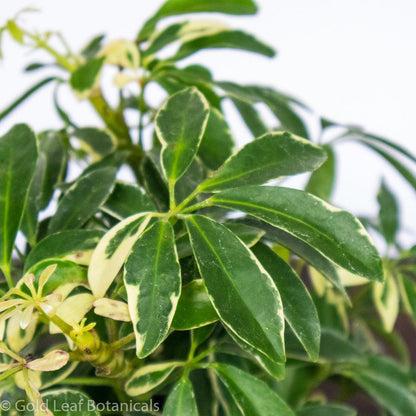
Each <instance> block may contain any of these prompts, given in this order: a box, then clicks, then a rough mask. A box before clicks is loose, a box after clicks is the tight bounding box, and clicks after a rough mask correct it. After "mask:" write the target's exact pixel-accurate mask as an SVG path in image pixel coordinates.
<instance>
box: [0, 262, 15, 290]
mask: <svg viewBox="0 0 416 416" xmlns="http://www.w3.org/2000/svg"><path fill="white" fill-rule="evenodd" d="M1 270H2V271H3V274H4V277H5V278H6V282H7V285H8V286H9V289H12V288H13V287H14V282H13V279H12V272H11V269H10V263H5V264H3V265H2V266H1Z"/></svg>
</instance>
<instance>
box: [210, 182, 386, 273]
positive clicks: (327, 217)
mask: <svg viewBox="0 0 416 416" xmlns="http://www.w3.org/2000/svg"><path fill="white" fill-rule="evenodd" d="M210 199H211V202H212V203H213V204H214V205H218V206H222V207H225V208H230V209H235V210H240V211H244V212H246V213H247V214H249V215H252V216H254V217H257V218H258V219H261V220H263V221H265V222H267V223H269V224H271V225H273V226H275V227H277V228H280V229H283V230H284V231H286V232H288V233H289V234H292V235H293V236H295V237H297V238H298V239H300V240H303V241H304V242H305V243H307V244H308V245H310V246H312V247H313V248H314V249H315V250H316V251H318V252H319V253H321V254H322V255H323V256H325V257H326V258H327V259H329V260H331V261H332V262H334V263H335V264H337V265H338V266H340V267H342V268H344V269H347V270H348V271H350V272H351V273H355V274H357V275H359V276H362V277H366V278H368V279H371V280H376V281H383V267H382V263H381V258H380V255H379V253H378V252H377V249H376V248H375V246H374V244H373V243H372V241H371V239H370V236H369V235H368V233H367V231H366V230H365V229H364V227H363V226H362V225H361V223H360V222H359V221H358V220H357V218H355V217H354V216H353V215H351V214H350V213H348V212H346V211H342V210H340V209H338V208H335V207H333V206H331V205H329V204H327V203H325V202H324V201H322V200H320V199H318V198H316V197H314V196H313V195H310V194H308V193H306V192H303V191H299V190H296V189H289V188H282V187H270V186H247V187H242V188H235V189H229V190H226V191H223V192H221V193H219V194H216V195H213V196H212V197H211V198H210Z"/></svg>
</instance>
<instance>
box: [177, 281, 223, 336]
mask: <svg viewBox="0 0 416 416" xmlns="http://www.w3.org/2000/svg"><path fill="white" fill-rule="evenodd" d="M216 321H218V315H217V312H215V309H214V308H213V306H212V304H211V301H210V299H209V296H208V292H207V288H206V287H205V284H204V282H203V281H202V280H201V279H197V280H192V281H191V282H189V283H188V284H186V285H185V286H183V288H182V293H181V296H180V298H179V301H178V306H177V308H176V313H175V316H174V317H173V321H172V328H173V329H177V330H182V331H184V330H189V329H195V328H200V327H202V326H205V325H209V324H211V323H213V322H216Z"/></svg>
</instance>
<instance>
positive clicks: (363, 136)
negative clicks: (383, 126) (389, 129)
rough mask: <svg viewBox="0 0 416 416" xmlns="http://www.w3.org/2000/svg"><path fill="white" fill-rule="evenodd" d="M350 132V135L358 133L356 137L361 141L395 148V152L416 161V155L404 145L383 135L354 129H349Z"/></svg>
mask: <svg viewBox="0 0 416 416" xmlns="http://www.w3.org/2000/svg"><path fill="white" fill-rule="evenodd" d="M350 133H351V134H352V135H358V139H359V140H360V141H361V142H362V141H367V142H370V143H375V144H378V145H382V147H383V146H385V147H388V148H390V149H393V150H395V151H396V152H398V153H400V154H401V155H403V156H405V157H407V158H409V159H410V160H411V161H413V162H416V156H415V155H413V154H412V153H410V152H409V151H408V150H407V149H405V148H404V147H402V146H400V145H398V144H396V143H393V142H392V141H390V140H387V139H385V138H383V137H380V136H376V135H374V134H369V133H365V132H363V131H356V130H350Z"/></svg>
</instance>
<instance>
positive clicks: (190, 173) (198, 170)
mask: <svg viewBox="0 0 416 416" xmlns="http://www.w3.org/2000/svg"><path fill="white" fill-rule="evenodd" d="M206 177H207V169H206V167H205V166H204V164H203V163H202V162H201V160H200V159H199V157H196V158H195V159H194V160H193V162H192V163H191V166H189V168H188V170H187V171H186V172H185V173H184V175H183V176H182V177H181V178H180V179H179V180H178V182H177V183H176V186H175V197H176V200H177V202H182V201H183V200H184V199H185V198H186V197H188V196H189V194H190V193H191V192H193V191H194V190H195V188H196V187H197V186H198V185H199V184H200V183H201V182H203V181H204V180H205V178H206Z"/></svg>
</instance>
